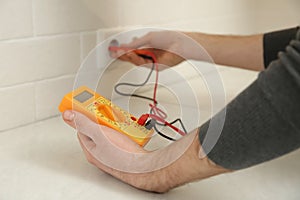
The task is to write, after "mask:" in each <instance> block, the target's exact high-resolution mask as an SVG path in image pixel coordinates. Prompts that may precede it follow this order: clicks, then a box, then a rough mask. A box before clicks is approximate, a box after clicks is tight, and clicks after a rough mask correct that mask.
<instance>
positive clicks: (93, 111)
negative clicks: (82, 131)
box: [59, 86, 153, 146]
mask: <svg viewBox="0 0 300 200" xmlns="http://www.w3.org/2000/svg"><path fill="white" fill-rule="evenodd" d="M72 109H73V110H76V111H79V112H81V113H83V114H84V115H86V116H87V117H89V118H90V119H91V120H93V121H94V122H97V123H99V124H102V125H105V126H108V127H110V128H112V129H115V130H117V131H118V132H121V133H123V134H125V135H127V136H128V137H130V138H131V139H132V140H133V141H134V142H136V143H137V144H139V145H140V146H144V145H146V144H147V142H148V141H149V140H150V137H151V136H152V134H153V130H152V129H150V130H149V129H147V128H146V127H145V126H141V125H139V124H138V123H137V118H136V117H135V116H133V115H131V114H129V113H128V112H126V111H125V110H123V109H122V108H120V107H118V106H117V105H114V104H113V103H112V102H110V101H109V100H108V99H106V98H104V97H103V96H101V95H99V94H97V93H95V92H94V91H92V90H91V89H89V88H88V87H85V86H82V87H79V88H78V89H76V90H74V91H72V92H70V93H68V94H67V95H65V96H64V98H63V100H62V102H61V104H60V105H59V110H60V112H64V111H65V110H72Z"/></svg>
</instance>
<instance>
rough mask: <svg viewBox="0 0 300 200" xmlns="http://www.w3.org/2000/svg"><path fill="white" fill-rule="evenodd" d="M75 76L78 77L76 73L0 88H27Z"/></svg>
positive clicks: (1, 88) (0, 88)
mask: <svg viewBox="0 0 300 200" xmlns="http://www.w3.org/2000/svg"><path fill="white" fill-rule="evenodd" d="M74 76H76V73H75V74H65V75H61V76H56V77H49V78H44V79H38V80H34V81H28V82H23V83H17V84H13V85H7V86H3V87H0V90H6V89H11V88H15V87H19V86H26V85H31V84H37V83H42V82H47V81H54V80H59V79H63V78H71V77H74Z"/></svg>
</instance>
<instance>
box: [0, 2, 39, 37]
mask: <svg viewBox="0 0 300 200" xmlns="http://www.w3.org/2000/svg"><path fill="white" fill-rule="evenodd" d="M31 7H32V6H31V0H2V1H0V26H1V28H0V40H3V39H10V38H17V37H28V36H32V35H33V26H32V9H31Z"/></svg>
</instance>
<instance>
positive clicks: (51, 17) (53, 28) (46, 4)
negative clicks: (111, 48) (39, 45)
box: [33, 0, 110, 35]
mask: <svg viewBox="0 0 300 200" xmlns="http://www.w3.org/2000/svg"><path fill="white" fill-rule="evenodd" d="M91 2H93V1H91ZM101 2H103V1H101ZM89 3H90V1H87V0H64V1H60V0H45V1H40V0H33V9H34V12H33V13H34V15H33V20H34V25H35V31H36V34H37V35H48V34H57V33H67V32H78V31H84V30H96V29H99V28H103V26H104V25H103V24H104V21H103V19H101V18H99V16H97V13H94V11H93V7H90V5H89ZM100 5H101V4H100ZM106 12H110V11H109V10H107V11H106Z"/></svg>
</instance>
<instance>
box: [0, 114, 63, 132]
mask: <svg viewBox="0 0 300 200" xmlns="http://www.w3.org/2000/svg"><path fill="white" fill-rule="evenodd" d="M58 117H59V114H58V115H53V116H50V117H47V118H44V119H39V120H36V121H33V122H29V123H26V124H21V125H18V126H14V127H11V128H7V129H3V130H0V134H1V133H4V132H6V131H11V130H15V129H18V128H22V127H26V126H29V125H32V124H36V123H39V122H42V121H46V120H49V119H52V118H58Z"/></svg>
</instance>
